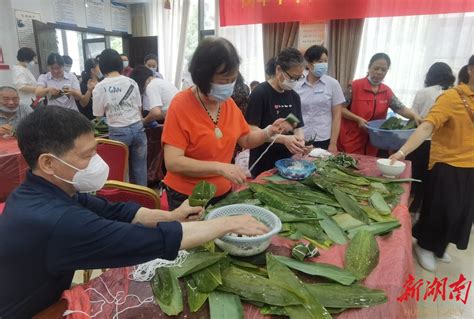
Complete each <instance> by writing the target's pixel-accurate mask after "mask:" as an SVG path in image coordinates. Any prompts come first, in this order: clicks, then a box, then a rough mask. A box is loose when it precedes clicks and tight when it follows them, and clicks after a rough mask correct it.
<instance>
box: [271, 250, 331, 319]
mask: <svg viewBox="0 0 474 319" xmlns="http://www.w3.org/2000/svg"><path fill="white" fill-rule="evenodd" d="M267 271H268V277H269V278H270V280H274V281H278V282H280V283H282V284H284V285H285V286H287V287H288V289H291V290H292V291H293V292H294V294H296V295H297V296H299V297H300V298H301V300H303V304H302V305H297V306H286V307H285V311H286V312H287V313H288V314H289V316H290V318H294V319H305V318H308V319H324V318H331V315H330V314H329V312H327V310H326V309H324V307H323V306H322V305H321V304H320V303H319V301H318V300H317V299H316V298H314V297H313V296H312V295H311V293H310V292H309V291H308V290H307V289H306V287H305V285H304V284H303V283H302V282H301V280H300V279H299V278H298V277H296V276H295V274H294V273H293V272H292V271H291V270H290V269H288V267H286V266H285V265H284V264H282V263H280V262H279V261H278V260H277V259H276V258H275V256H273V255H271V254H267Z"/></svg>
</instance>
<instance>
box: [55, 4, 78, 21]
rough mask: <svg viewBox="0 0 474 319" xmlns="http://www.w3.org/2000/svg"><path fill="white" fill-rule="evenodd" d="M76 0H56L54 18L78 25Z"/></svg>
mask: <svg viewBox="0 0 474 319" xmlns="http://www.w3.org/2000/svg"><path fill="white" fill-rule="evenodd" d="M75 2H76V1H74V0H54V19H55V20H56V23H63V24H71V25H77V21H76V14H75V10H76V6H75Z"/></svg>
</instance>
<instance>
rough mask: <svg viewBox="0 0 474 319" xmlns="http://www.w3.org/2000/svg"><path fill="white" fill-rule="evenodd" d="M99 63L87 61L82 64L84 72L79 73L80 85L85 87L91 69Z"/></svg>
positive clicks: (92, 60) (89, 77)
mask: <svg viewBox="0 0 474 319" xmlns="http://www.w3.org/2000/svg"><path fill="white" fill-rule="evenodd" d="M98 63H99V61H97V60H94V59H87V60H86V62H84V71H82V73H81V83H83V84H85V85H87V81H89V80H90V79H91V69H94V68H95V67H96V66H97V64H98Z"/></svg>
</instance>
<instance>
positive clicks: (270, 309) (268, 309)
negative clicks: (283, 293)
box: [260, 305, 288, 317]
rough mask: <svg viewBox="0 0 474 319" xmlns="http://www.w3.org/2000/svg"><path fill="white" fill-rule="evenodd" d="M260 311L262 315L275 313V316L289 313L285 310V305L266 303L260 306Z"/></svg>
mask: <svg viewBox="0 0 474 319" xmlns="http://www.w3.org/2000/svg"><path fill="white" fill-rule="evenodd" d="M260 313H261V314H262V315H274V316H287V317H288V313H287V312H286V310H285V307H279V306H271V305H264V306H263V307H260Z"/></svg>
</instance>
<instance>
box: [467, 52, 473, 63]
mask: <svg viewBox="0 0 474 319" xmlns="http://www.w3.org/2000/svg"><path fill="white" fill-rule="evenodd" d="M467 64H468V65H474V54H473V55H471V57H470V58H469V62H468V63H467Z"/></svg>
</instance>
